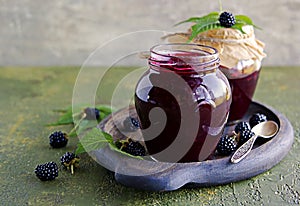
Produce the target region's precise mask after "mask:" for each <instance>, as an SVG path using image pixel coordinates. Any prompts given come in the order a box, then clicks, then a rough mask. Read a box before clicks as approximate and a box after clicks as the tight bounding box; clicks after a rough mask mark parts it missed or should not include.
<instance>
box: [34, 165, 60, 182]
mask: <svg viewBox="0 0 300 206" xmlns="http://www.w3.org/2000/svg"><path fill="white" fill-rule="evenodd" d="M34 172H35V174H36V176H37V177H38V178H39V179H40V180H42V181H48V180H54V179H55V178H56V177H58V167H57V164H56V163H55V162H47V163H45V164H40V165H37V166H36V168H35V170H34Z"/></svg>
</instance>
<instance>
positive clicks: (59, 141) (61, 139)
mask: <svg viewBox="0 0 300 206" xmlns="http://www.w3.org/2000/svg"><path fill="white" fill-rule="evenodd" d="M67 136H68V135H67V134H66V133H63V132H62V131H55V132H52V133H51V134H50V136H49V141H50V142H49V143H50V145H51V147H53V148H61V147H65V146H66V145H67V143H68V137H67Z"/></svg>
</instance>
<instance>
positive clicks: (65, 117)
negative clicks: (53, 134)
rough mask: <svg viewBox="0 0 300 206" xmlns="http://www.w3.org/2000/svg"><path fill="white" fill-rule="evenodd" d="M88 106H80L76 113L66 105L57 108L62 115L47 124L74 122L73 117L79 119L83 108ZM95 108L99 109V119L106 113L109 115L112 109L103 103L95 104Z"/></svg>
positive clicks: (57, 124)
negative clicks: (80, 109) (62, 107)
mask: <svg viewBox="0 0 300 206" xmlns="http://www.w3.org/2000/svg"><path fill="white" fill-rule="evenodd" d="M87 107H89V106H87V105H86V106H81V108H82V111H81V112H79V113H78V114H73V108H72V107H68V108H66V109H61V110H57V111H58V112H61V113H62V115H61V116H60V117H59V119H58V120H57V121H56V122H52V123H50V124H47V126H59V125H68V124H74V119H76V118H78V117H79V119H80V116H81V115H82V114H83V110H84V108H87ZM95 108H96V109H98V110H99V111H100V121H101V120H102V119H104V118H106V117H107V116H108V115H110V114H111V113H112V112H113V111H114V110H113V109H112V108H111V107H110V106H109V105H105V104H101V105H97V106H95Z"/></svg>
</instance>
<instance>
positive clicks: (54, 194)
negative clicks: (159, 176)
mask: <svg viewBox="0 0 300 206" xmlns="http://www.w3.org/2000/svg"><path fill="white" fill-rule="evenodd" d="M128 69H129V68H119V69H116V70H115V73H113V74H110V76H109V77H107V83H106V85H108V86H107V89H106V90H105V91H106V92H104V93H103V92H102V94H101V95H99V98H97V101H98V102H100V103H107V101H108V99H109V98H110V95H111V94H110V93H111V91H112V87H111V86H110V85H113V82H115V81H116V79H118V78H119V77H122V74H125V73H126V71H127V70H128ZM78 72H79V68H72V67H60V68H6V67H5V68H0V94H1V99H0V158H1V162H0V175H1V176H0V205H9V206H11V205H197V206H198V205H287V204H300V156H299V155H298V153H299V149H300V144H299V143H300V142H299V138H300V137H299V135H300V129H299V124H300V106H299V96H300V90H299V88H300V81H299V80H300V68H299V67H265V68H263V69H262V72H261V76H260V79H259V85H258V88H257V90H256V93H255V98H254V99H255V100H258V101H260V102H262V103H264V104H267V105H269V106H272V107H273V108H275V109H276V110H278V111H279V112H281V113H283V114H284V115H285V116H286V117H287V118H288V119H289V120H290V122H291V123H292V126H293V128H294V133H295V141H294V144H293V147H292V149H291V150H290V152H289V154H288V155H287V156H286V158H284V159H283V161H281V162H280V163H279V164H278V165H276V166H275V167H273V168H272V169H271V170H269V171H267V172H265V173H263V174H260V175H258V176H256V177H254V178H251V179H249V180H244V181H241V182H237V183H232V184H228V185H223V186H216V187H207V188H194V189H188V188H182V189H179V190H177V191H173V192H147V191H139V190H136V189H133V188H127V187H125V186H123V185H121V184H119V183H117V182H116V181H115V180H114V176H113V174H112V173H111V172H109V171H107V170H106V169H105V168H103V167H102V166H101V165H99V164H97V163H96V162H95V161H94V160H93V159H92V158H91V157H90V156H88V155H81V156H80V157H81V162H80V168H79V169H77V170H76V171H75V174H74V175H71V174H70V173H69V172H68V171H66V170H64V169H63V168H60V171H59V176H58V178H56V179H55V180H54V181H50V182H42V181H40V180H39V179H37V177H36V176H35V174H34V172H33V171H34V168H35V166H36V165H37V164H40V163H44V162H48V161H55V162H57V163H59V158H60V156H61V155H62V154H64V153H65V152H66V151H73V150H74V149H75V148H76V144H77V141H78V140H77V139H76V138H73V139H70V141H69V143H68V145H67V147H66V148H62V149H51V148H50V146H49V143H48V134H49V133H50V132H52V131H54V130H64V131H69V130H70V129H71V126H58V127H46V126H45V125H46V124H48V123H50V122H53V121H55V120H57V119H58V117H59V113H57V112H55V111H54V110H55V109H62V108H65V107H68V106H70V105H71V101H72V92H73V87H74V84H75V79H76V76H77V75H78Z"/></svg>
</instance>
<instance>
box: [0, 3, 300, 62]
mask: <svg viewBox="0 0 300 206" xmlns="http://www.w3.org/2000/svg"><path fill="white" fill-rule="evenodd" d="M218 10H219V6H218V1H217V0H184V1H181V0H176V1H175V0H173V1H172V0H50V1H47V0H0V25H1V27H0V66H8V65H13V66H14V65H17V66H49V65H81V64H82V63H83V62H84V60H85V59H86V58H87V57H88V55H89V54H90V53H91V52H93V51H94V50H95V49H96V48H97V47H98V46H99V45H103V44H105V43H107V42H109V41H110V40H112V39H114V38H117V37H118V36H120V35H123V34H126V33H128V32H135V31H141V30H163V31H168V32H174V31H185V30H186V29H187V28H188V26H189V24H186V25H181V26H179V27H173V25H174V24H175V23H177V22H179V21H181V20H184V19H186V18H189V17H191V16H201V15H204V14H206V13H208V12H211V11H218ZM223 10H228V11H231V12H233V13H235V14H245V15H248V16H250V17H251V18H252V20H253V21H254V23H255V24H257V25H259V26H260V27H262V28H263V30H262V31H260V30H256V36H257V38H258V39H260V40H262V41H263V42H265V43H266V53H267V54H268V57H267V58H266V59H265V60H264V63H263V64H264V65H279V66H284V65H289V66H290V65H300V58H299V54H300V41H299V40H300V37H299V34H300V27H299V22H300V12H299V11H300V0H261V1H253V0H226V1H225V0H223ZM134 38H136V41H137V42H139V43H141V42H143V41H145V42H146V41H147V39H143V38H144V37H139V36H138V35H137V36H135V37H134ZM148 43H149V42H148ZM150 43H151V42H150ZM130 46H131V45H130V44H126V42H125V43H124V44H117V45H115V49H114V51H110V52H111V54H113V55H114V54H117V53H118V52H120V51H125V52H126V51H127V50H126V49H128V48H126V47H130ZM114 52H115V53H114ZM99 64H105V63H104V62H103V61H102V62H99Z"/></svg>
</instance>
